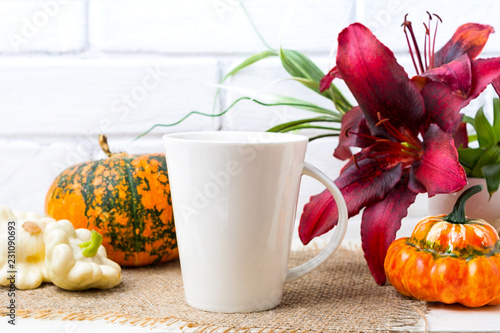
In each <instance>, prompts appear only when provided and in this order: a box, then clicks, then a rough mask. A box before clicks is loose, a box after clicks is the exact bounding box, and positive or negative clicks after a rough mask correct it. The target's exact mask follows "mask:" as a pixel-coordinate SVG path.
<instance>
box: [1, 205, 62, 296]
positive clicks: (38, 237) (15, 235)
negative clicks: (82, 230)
mask: <svg viewBox="0 0 500 333" xmlns="http://www.w3.org/2000/svg"><path fill="white" fill-rule="evenodd" d="M50 222H55V220H54V219H52V218H49V217H44V218H42V217H40V216H39V215H38V214H36V213H23V212H17V211H15V212H13V211H12V210H10V208H9V207H7V206H0V285H3V286H7V285H10V284H11V280H9V278H11V277H12V276H14V278H15V286H16V288H18V289H34V288H37V287H39V286H40V285H41V284H42V282H50V280H49V277H48V275H47V271H46V269H45V245H44V240H43V231H44V229H45V226H46V225H47V224H48V223H50ZM13 254H15V256H13ZM14 259H15V260H14ZM11 272H15V273H11Z"/></svg>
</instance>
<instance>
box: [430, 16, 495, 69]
mask: <svg viewBox="0 0 500 333" xmlns="http://www.w3.org/2000/svg"><path fill="white" fill-rule="evenodd" d="M493 32H494V29H493V27H492V26H489V25H485V24H477V23H467V24H464V25H462V26H460V27H459V28H458V29H457V31H455V33H454V34H453V36H452V37H451V39H450V40H449V41H448V43H446V44H445V45H444V46H443V47H442V48H441V50H439V51H438V52H436V54H435V58H434V67H439V66H441V65H443V64H446V63H449V62H451V61H453V60H455V59H458V58H459V57H460V56H462V55H464V54H467V55H468V56H469V58H470V59H475V58H476V57H477V56H478V55H479V53H481V51H482V50H483V48H484V45H485V44H486V42H487V41H488V37H489V36H490V34H491V33H493Z"/></svg>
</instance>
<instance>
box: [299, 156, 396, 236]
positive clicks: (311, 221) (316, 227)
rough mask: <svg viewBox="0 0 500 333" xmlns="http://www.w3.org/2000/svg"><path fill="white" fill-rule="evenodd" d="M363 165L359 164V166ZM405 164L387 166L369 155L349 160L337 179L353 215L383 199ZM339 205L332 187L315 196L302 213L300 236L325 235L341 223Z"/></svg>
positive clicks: (337, 183)
mask: <svg viewBox="0 0 500 333" xmlns="http://www.w3.org/2000/svg"><path fill="white" fill-rule="evenodd" d="M358 166H359V168H358ZM401 174H402V166H401V164H398V165H397V166H396V167H394V168H392V169H389V170H383V169H382V168H381V166H380V163H379V162H378V161H377V160H372V159H365V160H362V161H360V162H359V163H357V166H356V164H354V163H348V164H347V165H346V167H344V168H343V169H342V172H341V174H340V176H339V178H337V180H336V181H335V184H336V185H337V187H338V188H339V189H340V191H341V192H342V194H343V195H344V198H345V201H346V203H347V210H348V212H349V216H354V215H356V214H358V213H359V211H360V210H361V209H362V208H363V207H365V206H370V205H372V204H374V203H376V202H378V201H380V200H382V199H383V198H384V197H385V195H386V193H387V192H389V191H390V190H391V189H392V188H393V187H394V185H396V184H397V182H398V181H399V179H400V178H401ZM337 221H338V208H337V205H336V204H335V201H334V200H333V197H332V195H331V193H330V192H329V191H328V190H325V191H323V192H322V193H320V194H318V195H315V196H312V197H311V199H310V201H309V203H307V204H306V205H305V207H304V212H303V213H302V216H301V217H300V225H299V236H300V239H301V240H302V243H303V244H308V243H309V242H310V241H311V240H312V239H313V238H314V237H317V236H319V235H322V234H324V233H326V232H327V231H329V230H330V229H332V228H333V227H334V226H335V225H337Z"/></svg>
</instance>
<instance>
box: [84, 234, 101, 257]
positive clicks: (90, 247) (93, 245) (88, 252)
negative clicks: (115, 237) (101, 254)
mask: <svg viewBox="0 0 500 333" xmlns="http://www.w3.org/2000/svg"><path fill="white" fill-rule="evenodd" d="M101 244H102V236H101V234H100V233H98V232H97V231H95V230H92V232H91V234H90V240H88V241H86V242H82V243H80V248H81V249H82V254H83V255H84V256H86V257H93V256H95V255H96V254H97V251H98V250H99V246H101Z"/></svg>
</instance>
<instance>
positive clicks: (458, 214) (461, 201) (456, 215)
mask: <svg viewBox="0 0 500 333" xmlns="http://www.w3.org/2000/svg"><path fill="white" fill-rule="evenodd" d="M482 190H483V186H482V185H475V186H472V187H471V188H468V189H467V190H465V191H464V192H463V193H462V194H461V195H460V196H459V197H458V199H457V202H456V203H455V206H453V210H452V211H451V213H450V214H448V215H446V216H445V218H444V220H445V221H447V222H451V223H458V224H465V223H467V219H466V217H465V203H466V202H467V200H469V198H470V197H472V196H473V195H474V194H476V193H479V192H481V191H482Z"/></svg>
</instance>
